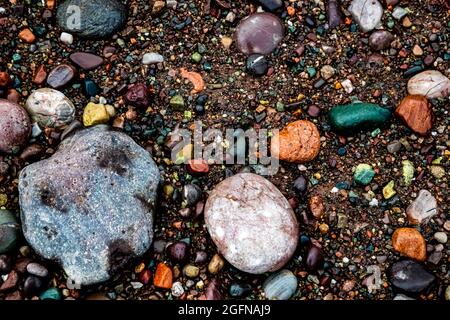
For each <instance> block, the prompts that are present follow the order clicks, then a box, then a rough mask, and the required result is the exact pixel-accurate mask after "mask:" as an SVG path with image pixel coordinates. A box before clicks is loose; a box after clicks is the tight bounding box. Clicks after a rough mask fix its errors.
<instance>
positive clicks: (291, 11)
mask: <svg viewBox="0 0 450 320" xmlns="http://www.w3.org/2000/svg"><path fill="white" fill-rule="evenodd" d="M287 13H288V15H290V16H291V17H292V16H293V15H294V14H295V9H294V8H293V7H291V6H289V7H287Z"/></svg>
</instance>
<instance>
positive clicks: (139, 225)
mask: <svg viewBox="0 0 450 320" xmlns="http://www.w3.org/2000/svg"><path fill="white" fill-rule="evenodd" d="M159 180H160V175H159V171H158V168H157V166H156V164H155V163H154V161H153V160H152V158H151V156H150V154H149V153H148V152H147V151H145V150H144V149H143V148H141V147H140V146H139V145H137V144H136V143H135V142H134V141H133V140H132V139H131V138H130V137H128V136H127V135H126V134H124V133H122V132H118V131H114V130H113V129H112V128H110V127H108V126H105V125H99V126H95V127H92V128H88V129H85V130H80V131H77V132H75V133H74V134H72V135H71V136H69V137H67V138H66V139H64V140H63V141H62V142H61V143H60V145H59V148H58V150H57V151H56V152H55V153H54V155H53V156H51V157H50V158H48V159H46V160H43V161H40V162H36V163H33V164H31V165H29V166H27V167H25V168H24V169H23V170H22V171H21V174H20V177H19V203H20V208H21V219H22V227H23V232H24V235H25V238H26V240H27V241H28V243H29V244H30V245H31V247H32V248H33V249H34V250H35V251H36V252H37V253H38V254H39V255H41V256H42V257H44V258H46V259H50V260H55V261H58V262H59V263H60V264H61V265H62V267H63V268H64V270H65V272H66V274H67V275H68V277H69V278H70V279H71V280H72V281H74V282H75V283H77V284H80V285H89V284H94V283H99V282H102V281H106V280H108V279H109V278H110V277H111V276H112V275H114V274H115V273H116V272H117V271H118V270H119V269H120V268H121V267H122V266H123V264H124V263H126V262H127V261H128V259H129V258H130V257H135V256H140V255H142V254H143V253H145V252H146V251H147V250H148V249H149V248H150V245H151V242H152V239H153V210H154V209H153V208H154V206H155V200H156V192H157V191H156V190H157V187H158V184H159Z"/></svg>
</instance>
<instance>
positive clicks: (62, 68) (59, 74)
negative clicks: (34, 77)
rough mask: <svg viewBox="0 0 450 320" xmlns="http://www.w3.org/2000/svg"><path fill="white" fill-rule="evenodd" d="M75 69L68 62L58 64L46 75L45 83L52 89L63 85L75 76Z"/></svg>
mask: <svg viewBox="0 0 450 320" xmlns="http://www.w3.org/2000/svg"><path fill="white" fill-rule="evenodd" d="M76 74H77V70H76V69H75V68H74V67H73V66H71V65H69V64H60V65H59V66H57V67H55V68H53V69H52V70H51V71H50V73H49V74H48V77H47V84H48V85H49V86H50V87H52V88H53V89H60V88H62V87H65V86H66V85H67V84H69V83H70V81H72V80H73V78H75V76H76Z"/></svg>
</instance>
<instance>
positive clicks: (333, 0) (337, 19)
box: [327, 0, 343, 29]
mask: <svg viewBox="0 0 450 320" xmlns="http://www.w3.org/2000/svg"><path fill="white" fill-rule="evenodd" d="M339 2H340V1H339V0H328V1H327V17H328V26H329V27H330V29H334V28H336V27H337V26H339V25H340V24H342V23H343V19H342V12H341V8H340V3H339Z"/></svg>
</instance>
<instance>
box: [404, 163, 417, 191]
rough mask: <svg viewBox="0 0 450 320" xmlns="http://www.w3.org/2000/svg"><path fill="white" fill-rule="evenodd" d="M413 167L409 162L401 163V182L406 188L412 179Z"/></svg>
mask: <svg viewBox="0 0 450 320" xmlns="http://www.w3.org/2000/svg"><path fill="white" fill-rule="evenodd" d="M414 171H415V168H414V165H413V163H412V162H411V161H409V160H403V161H402V174H403V182H404V183H405V185H406V186H409V185H410V184H411V182H412V181H413V179H414Z"/></svg>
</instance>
